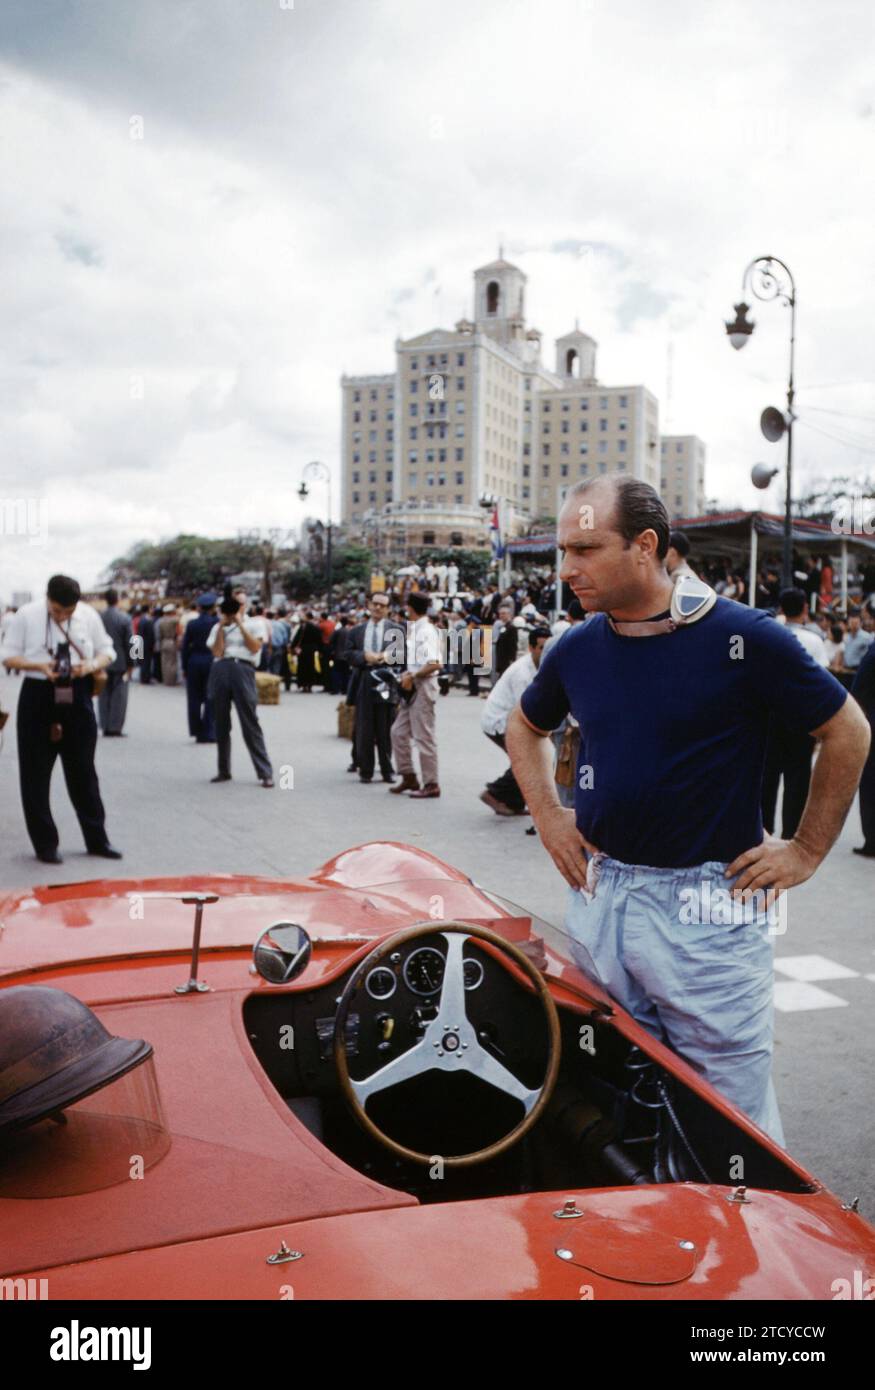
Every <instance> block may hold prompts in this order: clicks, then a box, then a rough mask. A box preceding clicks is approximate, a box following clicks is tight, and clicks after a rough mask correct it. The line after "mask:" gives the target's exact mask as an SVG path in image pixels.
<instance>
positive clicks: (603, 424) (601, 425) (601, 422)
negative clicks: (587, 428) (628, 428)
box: [599, 418, 608, 431]
mask: <svg viewBox="0 0 875 1390" xmlns="http://www.w3.org/2000/svg"><path fill="white" fill-rule="evenodd" d="M607 428H608V422H607V420H605V419H604V418H602V419H601V420H599V429H600V430H602V431H604V430H606V429H607Z"/></svg>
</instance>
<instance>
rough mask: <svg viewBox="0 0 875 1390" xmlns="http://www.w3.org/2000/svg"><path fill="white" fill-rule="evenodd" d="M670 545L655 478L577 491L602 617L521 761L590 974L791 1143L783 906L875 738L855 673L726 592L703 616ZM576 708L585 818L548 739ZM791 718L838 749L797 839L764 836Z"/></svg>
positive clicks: (827, 747)
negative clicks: (777, 735)
mask: <svg viewBox="0 0 875 1390" xmlns="http://www.w3.org/2000/svg"><path fill="white" fill-rule="evenodd" d="M668 543H669V522H668V516H667V513H666V511H665V508H664V506H663V504H662V502H661V501H660V499H659V497H658V495H657V494H656V493H655V492H654V490H653V489H652V488H651V487H649V486H648V485H647V484H646V483H643V482H640V481H638V480H636V479H611V478H599V479H595V480H593V482H592V483H589V484H578V486H577V487H575V488H572V489H571V491H570V493H569V494H568V496H567V499H566V502H565V505H564V507H563V509H562V513H561V515H560V518H559V545H560V550H561V551H562V553H563V555H564V560H563V565H562V570H561V578H562V580H563V581H564V582H566V583H568V584H569V585H570V586H571V588H572V590H573V591H574V593H575V595H576V597H577V598H578V599H579V600H580V603H581V605H582V607H583V608H584V609H585V610H587V611H588V612H589V613H590V614H592V615H593V616H591V617H590V619H589V621H588V622H586V623H585V624H582V625H580V626H578V627H576V628H575V629H574V630H573V631H572V632H569V633H567V634H566V635H565V637H564V638H563V640H562V641H561V642H559V643H557V644H556V646H555V647H554V648H553V650H552V651H551V652H549V653H548V655H547V656H546V657H545V659H544V661H543V662H542V663H541V666H540V668H539V671H538V674H537V676H536V677H535V679H534V681H533V682H532V684H531V685H530V686H529V688H528V689H527V690H526V692H525V693H524V695H523V696H522V699H521V701H520V704H519V706H518V707H517V709H516V711H515V712H514V714H513V715H512V717H511V720H510V722H509V724H508V730H507V743H508V749H509V752H510V754H511V758H512V762H513V769H514V773H515V775H516V778H517V781H518V782H519V784H520V787H521V789H522V791H523V794H524V796H525V799H526V803H527V804H528V807H529V810H530V811H531V813H532V816H533V818H534V821H535V825H536V826H537V828H538V831H539V833H540V836H541V840H542V842H543V844H544V846H545V848H546V849H547V851H548V852H549V854H550V855H551V856H552V858H553V861H554V863H555V864H556V867H557V868H558V869H559V872H560V873H561V874H562V875H563V877H564V878H565V879H566V881H567V883H568V884H569V886H570V889H571V893H570V895H569V909H568V919H567V926H568V930H569V933H570V935H571V937H572V939H573V940H574V941H576V942H577V943H578V944H579V946H580V947H581V948H582V949H581V951H580V958H581V960H584V959H585V961H586V963H587V964H588V965H591V964H594V965H595V968H596V970H597V972H598V974H599V975H600V976H601V978H602V980H603V982H604V983H605V984H606V986H607V987H608V989H609V990H610V992H611V993H612V995H613V996H614V998H616V999H617V1000H618V1002H619V1003H621V1004H622V1005H623V1007H624V1008H626V1009H627V1010H628V1011H629V1012H630V1013H631V1014H632V1015H633V1016H634V1017H635V1018H636V1019H637V1020H638V1021H639V1022H640V1023H641V1024H642V1025H643V1026H644V1027H646V1028H648V1029H649V1030H650V1031H651V1032H653V1033H654V1034H655V1035H656V1036H657V1037H660V1038H661V1039H663V1040H664V1041H666V1042H667V1043H668V1044H669V1045H670V1046H672V1047H673V1048H674V1049H675V1050H676V1051H677V1052H679V1053H680V1054H681V1055H682V1056H684V1057H685V1058H686V1059H687V1060H688V1061H689V1062H690V1063H691V1065H693V1066H694V1067H696V1069H697V1070H698V1071H700V1072H701V1073H702V1074H703V1075H704V1076H705V1077H706V1078H707V1079H708V1080H709V1081H710V1082H711V1083H712V1084H713V1085H714V1086H715V1087H717V1089H718V1090H720V1091H722V1092H723V1093H724V1094H725V1095H726V1096H728V1097H729V1098H730V1099H731V1100H732V1101H734V1102H735V1104H736V1105H738V1106H739V1107H740V1108H741V1109H742V1110H744V1111H746V1113H747V1114H748V1115H750V1116H751V1118H752V1119H753V1120H754V1121H755V1122H756V1123H758V1124H759V1125H760V1126H761V1127H762V1128H763V1129H764V1130H766V1132H767V1133H769V1134H771V1135H772V1137H773V1138H774V1139H775V1140H776V1141H777V1142H779V1143H783V1133H782V1130H781V1122H780V1117H779V1115H778V1110H777V1103H776V1101H775V1096H774V1089H773V1087H772V1083H771V1076H770V1073H771V1050H772V943H771V940H770V939H769V937H770V933H769V923H770V922H771V921H773V920H774V918H773V913H774V908H773V906H772V905H771V904H772V903H773V901H774V898H775V897H776V896H777V895H779V894H780V893H781V892H783V891H784V890H786V889H787V888H790V887H792V886H793V884H796V883H801V882H803V881H804V880H805V879H807V878H809V877H810V876H811V874H812V873H813V872H814V870H815V869H816V868H817V866H818V864H819V863H820V862H821V860H822V859H823V858H824V856H825V855H826V853H827V851H828V850H829V848H830V846H831V845H832V843H833V842H834V840H835V839H836V837H837V835H838V833H839V830H840V829H841V826H842V823H843V821H844V818H845V816H846V814H847V811H848V808H849V806H850V804H851V801H852V800H853V796H854V791H855V789H856V786H857V782H858V780H859V776H860V771H861V768H862V766H863V764H864V762H865V759H866V753H867V749H868V744H869V730H868V726H867V723H866V720H865V719H864V717H863V715H862V714H861V712H860V710H859V709H858V707H857V705H856V704H855V702H854V701H852V700H848V699H847V695H846V692H845V691H844V690H843V688H842V687H841V685H840V684H839V683H838V682H837V681H836V680H835V678H834V677H833V676H832V675H830V674H829V672H827V671H825V670H823V669H822V668H820V667H819V666H818V665H817V664H816V663H815V662H814V661H813V660H812V658H811V657H810V656H809V654H808V653H807V652H806V651H805V649H804V648H803V647H802V645H801V644H800V643H799V642H797V641H796V639H795V637H794V636H793V635H792V634H791V633H788V632H786V631H784V630H783V628H782V627H781V625H780V624H778V623H776V622H775V621H774V620H773V619H771V618H769V617H767V616H766V615H765V614H763V613H761V612H757V611H756V610H755V609H751V608H747V607H744V606H742V605H741V604H738V603H734V602H732V601H731V600H729V599H722V598H715V597H714V596H713V594H711V593H710V591H707V592H708V593H709V600H708V602H706V603H704V605H703V608H702V610H701V611H702V613H703V616H700V617H699V618H698V620H695V618H694V619H693V620H689V619H687V618H686V617H685V616H684V615H683V614H682V613H680V612H679V610H678V608H677V606H676V605H677V590H676V589H675V586H674V585H673V584H672V580H671V578H670V577H669V575H668V574H667V572H666V569H665V563H664V561H665V555H666V551H667V549H668ZM694 582H696V581H694ZM679 587H680V588H681V589H682V588H683V582H682V584H681V585H680V586H679ZM672 615H674V616H672ZM641 639H645V640H641ZM569 711H570V712H571V713H572V714H573V715H574V717H575V718H576V719H577V721H578V723H579V724H580V734H581V743H580V754H579V761H578V767H577V787H576V802H575V809H574V810H573V811H571V810H566V809H564V808H563V807H562V806H561V805H560V803H559V800H558V797H557V795H556V789H555V785H554V782H553V766H552V747H551V743H550V740H549V737H548V736H549V734H550V732H551V730H553V729H554V728H555V727H556V726H557V724H559V723H560V722H561V720H562V719H563V718H564V717H565V715H566V714H567V713H569ZM772 711H780V715H781V718H782V719H783V720H784V721H785V722H786V723H788V724H790V725H793V726H795V727H798V728H800V729H804V730H805V731H806V732H807V733H811V734H813V735H814V737H815V738H816V739H818V740H819V741H820V745H821V751H820V756H819V758H818V760H817V764H816V767H815V771H814V774H813V776H812V781H811V792H810V795H809V798H808V802H807V804H806V808H805V812H804V814H803V816H802V820H801V822H800V824H799V826H798V829H797V831H796V834H795V835H794V837H793V839H792V840H780V839H773V838H771V837H768V838H765V837H764V835H763V827H762V819H761V815H760V800H761V784H762V775H763V763H764V757H765V748H766V739H767V734H768V726H769V719H770V715H771V713H772ZM730 880H733V881H732V882H731V883H730ZM730 894H731V897H730ZM763 904H765V905H763ZM727 908H728V909H729V910H728V911H727ZM715 909H716V910H715Z"/></svg>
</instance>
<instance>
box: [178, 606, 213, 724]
mask: <svg viewBox="0 0 875 1390" xmlns="http://www.w3.org/2000/svg"><path fill="white" fill-rule="evenodd" d="M217 602H218V599H217V597H216V595H215V594H214V593H207V594H201V596H200V598H199V599H198V600H197V606H198V609H199V610H200V611H199V614H198V616H197V617H196V618H192V619H191V621H190V622H189V623H188V625H187V627H186V629H185V633H184V634H183V638H182V674H183V678H184V680H185V689H186V694H187V696H188V732H189V734H190V735H191V737H192V738H193V739H196V740H197V742H198V743H215V741H216V729H215V725H214V723H213V704H212V700H210V698H209V696H208V695H207V681H208V680H209V678H210V667H211V666H212V664H213V653H212V651H211V650H210V648H209V647H208V646H207V638H208V637H209V635H210V633H211V632H212V630H213V628H214V627H215V623H216V618H215V612H216V604H217Z"/></svg>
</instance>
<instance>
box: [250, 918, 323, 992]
mask: <svg viewBox="0 0 875 1390" xmlns="http://www.w3.org/2000/svg"><path fill="white" fill-rule="evenodd" d="M312 949H313V943H312V941H311V940H310V938H309V936H308V935H307V933H306V931H305V930H304V928H303V927H299V926H298V925H297V923H295V922H274V924H273V926H272V927H268V929H267V931H264V932H262V933H261V936H260V937H259V938H258V940H257V941H256V943H255V949H254V950H253V953H252V956H253V960H254V961H255V969H256V970H257V971H258V974H259V975H260V976H261V978H262V979H263V980H267V982H268V984H270V985H285V984H288V982H289V980H294V979H295V977H296V976H297V975H300V974H301V971H302V970H305V969H306V968H307V964H308V962H309V960H310V952H311V951H312Z"/></svg>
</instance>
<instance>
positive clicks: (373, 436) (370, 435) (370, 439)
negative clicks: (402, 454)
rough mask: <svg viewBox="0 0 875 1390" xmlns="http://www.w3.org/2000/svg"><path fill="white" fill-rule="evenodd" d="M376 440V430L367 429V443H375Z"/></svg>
mask: <svg viewBox="0 0 875 1390" xmlns="http://www.w3.org/2000/svg"><path fill="white" fill-rule="evenodd" d="M376 442H377V431H376V430H368V443H369V444H376Z"/></svg>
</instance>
